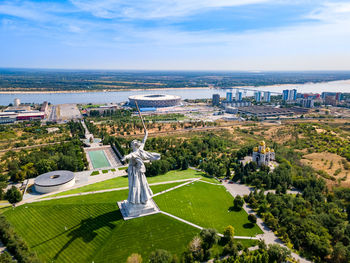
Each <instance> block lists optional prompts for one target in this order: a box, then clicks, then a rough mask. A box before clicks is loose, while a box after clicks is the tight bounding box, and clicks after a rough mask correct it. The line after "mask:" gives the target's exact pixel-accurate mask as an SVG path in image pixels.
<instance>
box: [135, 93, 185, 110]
mask: <svg viewBox="0 0 350 263" xmlns="http://www.w3.org/2000/svg"><path fill="white" fill-rule="evenodd" d="M135 101H136V102H137V105H138V106H139V107H140V108H147V107H171V106H176V105H179V104H180V103H181V97H180V96H175V95H164V94H148V95H134V96H130V97H129V104H130V105H131V106H135Z"/></svg>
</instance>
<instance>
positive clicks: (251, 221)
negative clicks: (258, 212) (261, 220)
mask: <svg viewBox="0 0 350 263" xmlns="http://www.w3.org/2000/svg"><path fill="white" fill-rule="evenodd" d="M248 220H249V221H250V223H252V224H255V223H256V216H255V215H253V214H249V215H248Z"/></svg>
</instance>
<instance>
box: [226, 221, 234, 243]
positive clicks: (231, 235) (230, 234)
mask: <svg viewBox="0 0 350 263" xmlns="http://www.w3.org/2000/svg"><path fill="white" fill-rule="evenodd" d="M234 236H235V229H234V228H233V226H231V225H229V226H227V227H226V228H225V229H224V238H225V241H226V242H229V241H230V240H233V238H234Z"/></svg>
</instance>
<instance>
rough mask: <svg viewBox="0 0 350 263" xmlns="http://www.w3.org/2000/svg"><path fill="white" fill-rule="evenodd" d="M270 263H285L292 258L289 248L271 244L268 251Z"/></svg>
mask: <svg viewBox="0 0 350 263" xmlns="http://www.w3.org/2000/svg"><path fill="white" fill-rule="evenodd" d="M267 252H268V254H269V259H270V262H285V261H286V259H287V257H290V255H291V252H290V250H289V249H288V248H285V247H281V246H280V245H277V244H270V245H269V249H268V251H267Z"/></svg>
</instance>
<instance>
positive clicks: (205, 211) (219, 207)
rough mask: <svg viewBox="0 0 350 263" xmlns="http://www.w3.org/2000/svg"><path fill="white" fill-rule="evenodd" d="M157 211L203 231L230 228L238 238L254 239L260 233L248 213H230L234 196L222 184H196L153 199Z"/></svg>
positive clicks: (242, 211)
mask: <svg viewBox="0 0 350 263" xmlns="http://www.w3.org/2000/svg"><path fill="white" fill-rule="evenodd" d="M154 200H155V201H156V203H157V205H158V206H159V208H160V209H161V210H163V211H165V212H168V213H170V214H173V215H176V216H178V217H180V218H183V219H186V220H188V221H190V222H192V223H195V224H197V225H199V226H202V227H205V228H215V229H217V230H218V231H219V232H221V233H222V232H223V230H224V228H225V227H226V226H228V225H232V226H233V227H234V228H235V235H237V236H255V235H256V234H261V233H263V232H262V231H261V229H260V228H259V227H258V226H257V225H254V226H252V225H251V224H250V222H249V221H248V218H247V217H248V215H247V213H246V212H245V211H244V210H243V209H242V210H241V211H238V212H237V211H232V210H231V208H232V206H233V197H232V196H231V195H230V194H229V193H228V192H227V191H226V189H225V188H224V187H223V186H221V185H211V184H207V183H203V182H195V183H192V184H189V185H187V186H184V187H180V188H178V189H176V190H173V191H170V192H168V193H167V194H164V195H159V196H156V197H154Z"/></svg>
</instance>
